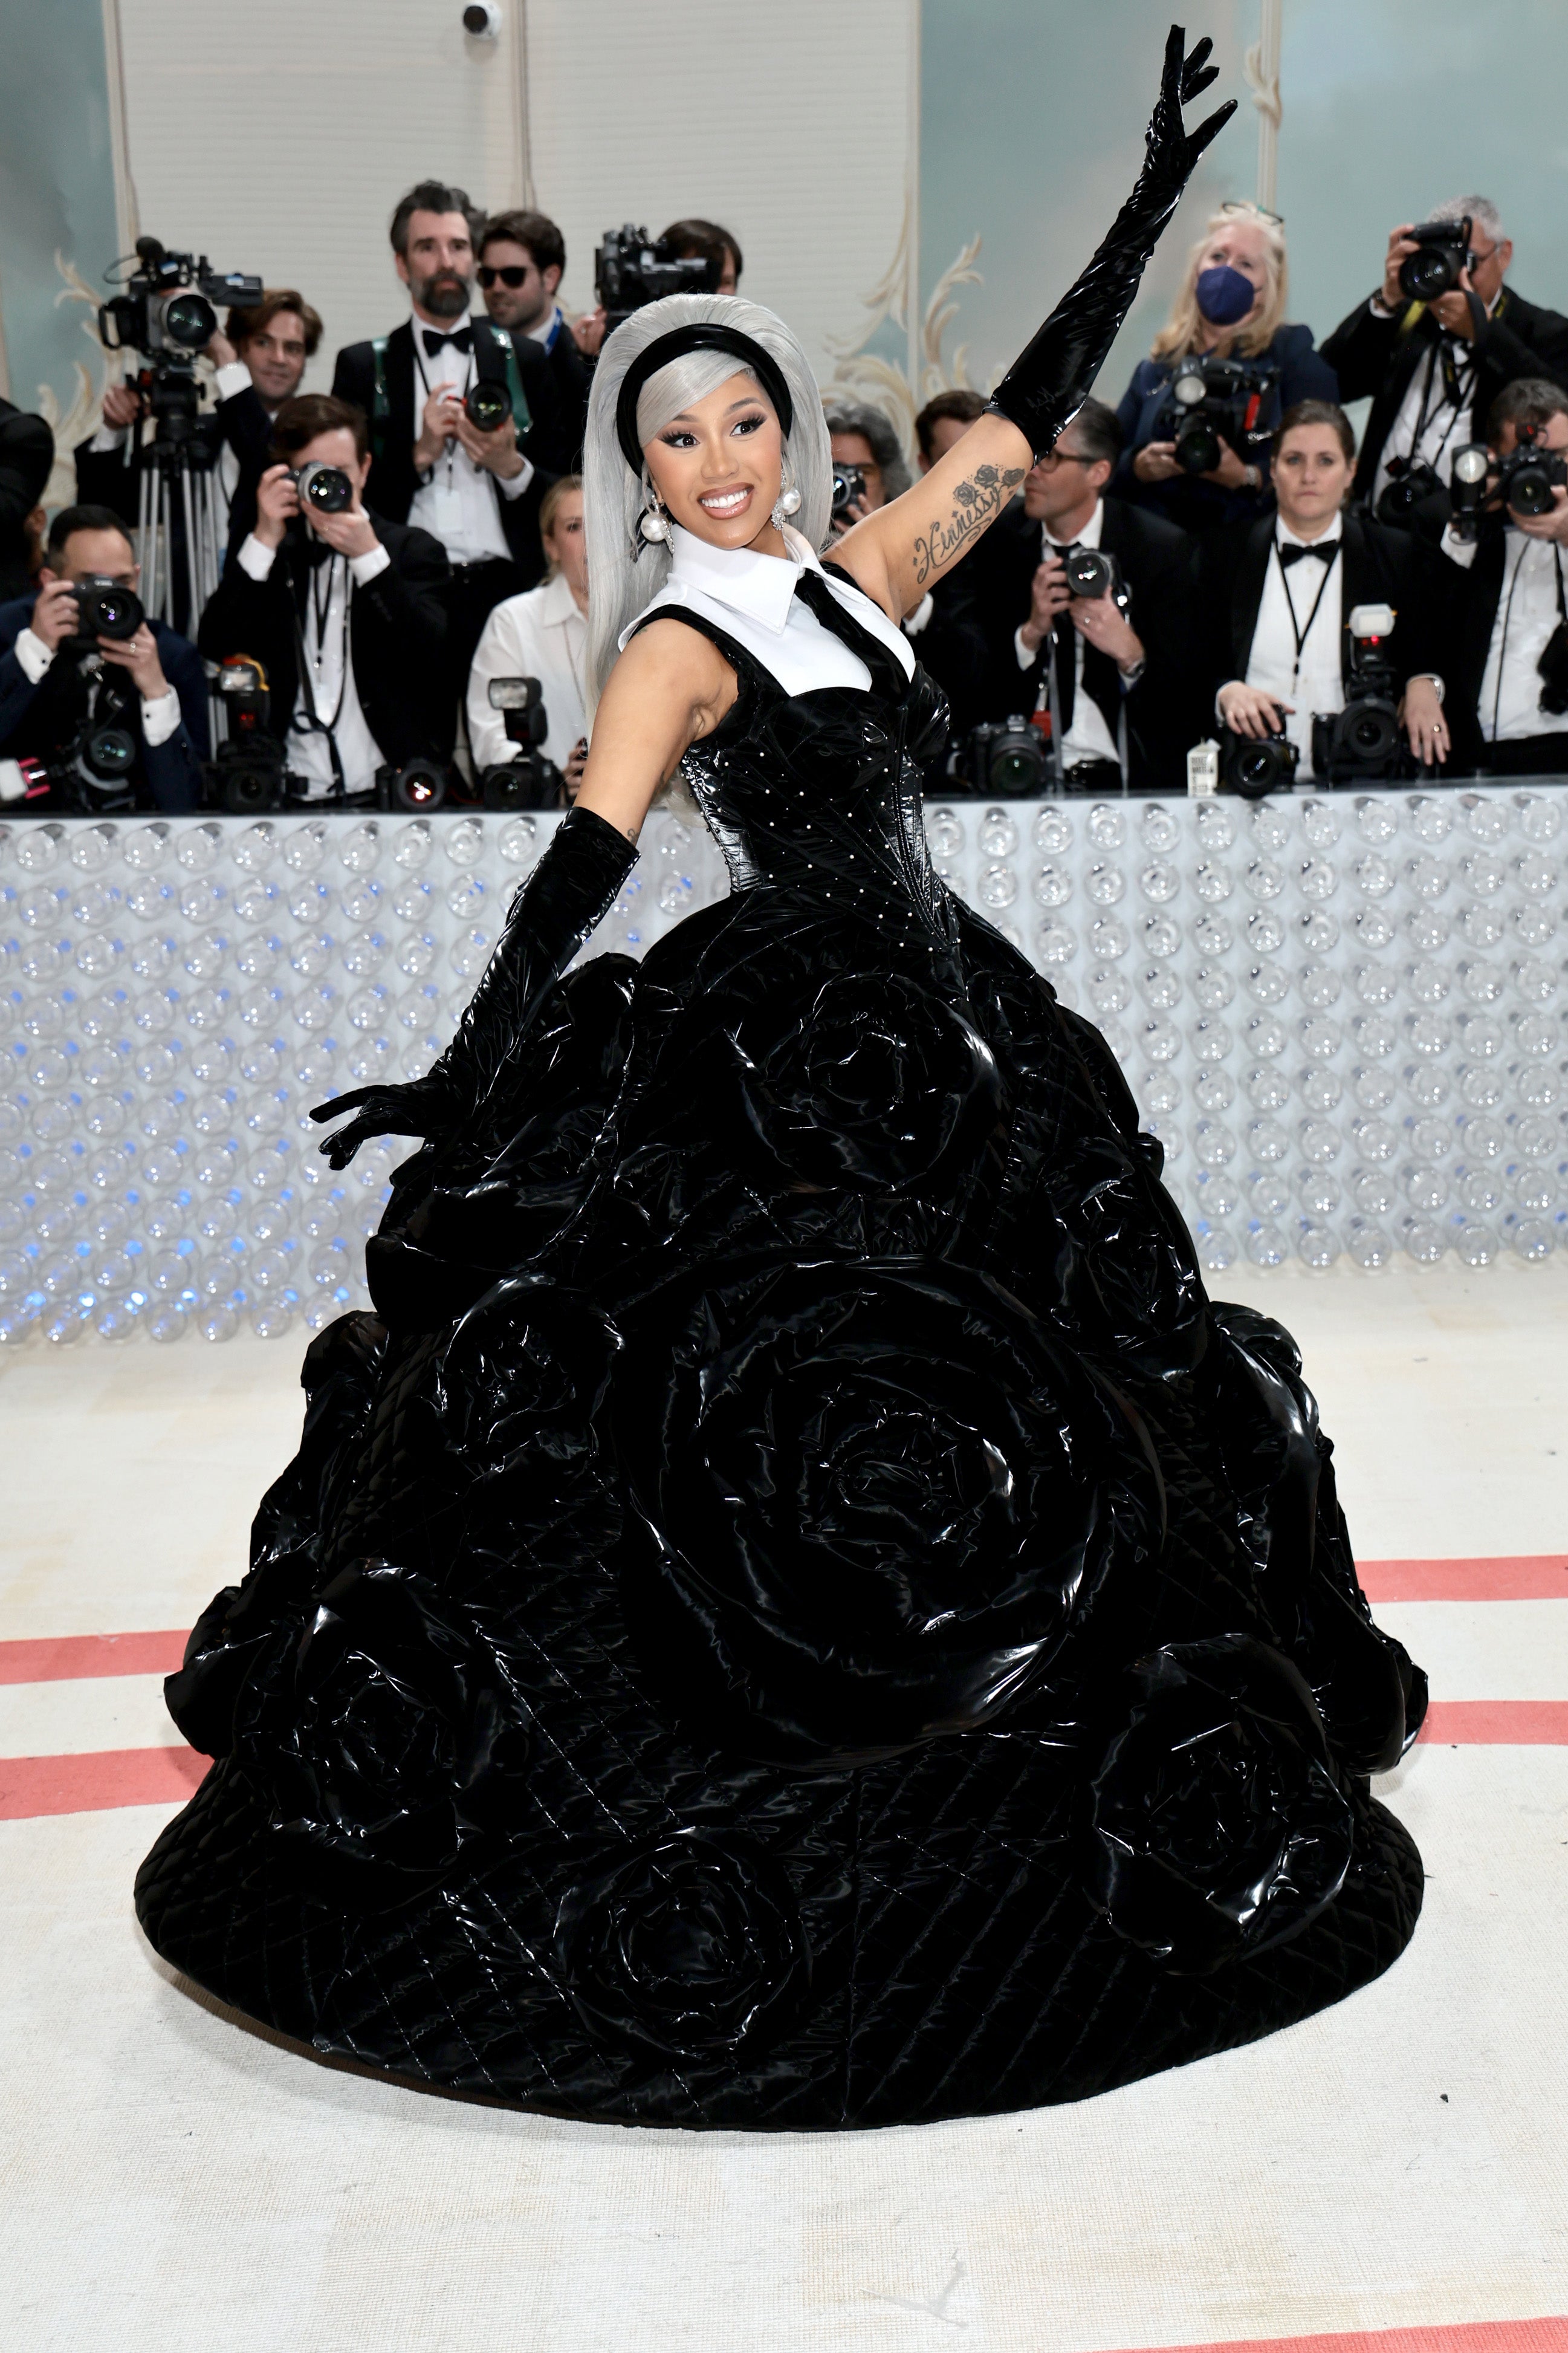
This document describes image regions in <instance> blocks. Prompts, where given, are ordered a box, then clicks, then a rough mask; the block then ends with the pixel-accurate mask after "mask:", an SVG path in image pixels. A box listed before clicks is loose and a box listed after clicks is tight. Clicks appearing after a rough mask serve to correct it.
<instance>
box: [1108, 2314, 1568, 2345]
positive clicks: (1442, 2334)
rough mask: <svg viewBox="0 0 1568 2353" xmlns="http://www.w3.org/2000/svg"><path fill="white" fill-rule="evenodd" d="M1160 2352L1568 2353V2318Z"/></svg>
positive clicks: (1353, 2332) (1248, 2340) (1243, 2341)
mask: <svg viewBox="0 0 1568 2353" xmlns="http://www.w3.org/2000/svg"><path fill="white" fill-rule="evenodd" d="M1145 2353H1149V2348H1145ZM1158 2353H1568V2319H1564V2318H1562V2317H1559V2316H1552V2317H1551V2318H1548V2319H1543V2320H1458V2321H1448V2322H1438V2323H1437V2324H1436V2325H1435V2326H1433V2327H1426V2328H1422V2327H1415V2328H1352V2329H1346V2330H1345V2331H1344V2332H1343V2333H1342V2335H1337V2336H1332V2337H1231V2338H1227V2339H1226V2340H1225V2341H1223V2342H1220V2343H1215V2344H1213V2345H1172V2346H1163V2347H1161V2348H1158Z"/></svg>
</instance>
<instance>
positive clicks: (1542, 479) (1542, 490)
mask: <svg viewBox="0 0 1568 2353" xmlns="http://www.w3.org/2000/svg"><path fill="white" fill-rule="evenodd" d="M1508 505H1509V512H1510V514H1518V515H1540V514H1550V513H1551V512H1552V480H1551V477H1550V475H1549V474H1548V473H1547V471H1546V469H1545V467H1544V466H1539V465H1531V466H1521V467H1520V469H1519V470H1518V472H1517V473H1515V474H1514V475H1513V476H1512V477H1511V478H1510V482H1509V486H1508Z"/></svg>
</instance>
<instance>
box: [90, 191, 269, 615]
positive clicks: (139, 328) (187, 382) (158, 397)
mask: <svg viewBox="0 0 1568 2353" xmlns="http://www.w3.org/2000/svg"><path fill="white" fill-rule="evenodd" d="M122 267H123V264H121V263H120V262H116V263H115V264H114V269H121V268H122ZM109 282H110V285H120V286H121V292H119V293H117V294H115V295H113V296H112V297H111V298H110V301H107V302H104V303H101V304H100V307H99V313H98V332H99V336H100V341H101V342H102V343H103V346H104V348H105V350H106V351H111V352H122V351H135V352H139V353H141V355H142V358H143V359H144V360H145V361H146V363H147V365H146V366H145V367H144V368H143V369H142V372H141V374H140V375H139V376H138V377H137V378H136V385H137V389H138V391H139V392H140V393H141V394H142V398H143V400H144V401H145V403H146V406H147V410H148V413H149V415H150V416H152V417H153V419H154V421H155V423H156V426H157V434H156V438H154V439H153V440H152V441H151V442H149V443H147V444H146V445H145V446H144V447H143V448H142V449H141V450H140V451H139V452H138V453H137V461H138V463H139V465H140V466H141V468H142V482H141V494H140V504H139V508H138V513H137V550H138V554H139V555H140V557H141V562H142V595H143V596H144V597H145V599H146V603H147V609H148V611H149V612H151V613H153V614H155V615H156V616H157V617H158V618H159V619H160V620H163V621H167V622H169V623H171V624H174V622H175V621H176V619H177V618H183V619H184V622H185V625H186V626H187V627H188V628H189V629H190V631H191V632H192V634H193V635H194V634H195V625H196V619H197V617H198V616H199V615H200V613H201V610H202V607H203V606H204V605H205V603H206V600H207V598H208V597H209V596H211V595H212V593H213V591H214V589H215V588H216V586H217V575H218V560H217V558H218V549H219V547H220V546H221V545H222V543H223V540H224V537H225V535H226V533H225V530H224V529H220V527H219V518H218V514H217V512H216V503H215V485H214V482H213V459H214V456H215V454H216V453H215V451H214V449H213V448H211V447H209V446H208V444H207V443H206V442H205V441H204V440H203V439H202V438H201V437H200V436H199V435H198V433H197V431H196V420H197V416H198V413H199V410H200V406H201V387H200V385H199V384H198V383H197V381H196V354H197V353H199V352H203V351H205V349H206V347H207V345H208V343H211V341H212V339H213V337H214V336H215V335H216V332H217V331H218V313H217V305H218V304H219V303H220V302H221V303H225V304H236V303H237V304H241V305H243V304H245V303H247V302H259V301H260V300H261V297H262V293H263V291H264V290H263V287H262V283H261V280H260V279H259V278H251V277H247V276H245V275H244V274H242V273H241V272H239V271H237V270H231V271H230V272H228V274H227V275H226V276H220V275H219V274H218V272H216V270H214V269H212V267H211V265H210V264H209V262H208V260H207V258H206V256H205V253H204V254H202V255H201V256H200V257H199V258H198V257H197V256H196V255H195V254H190V253H170V252H168V251H167V250H166V249H165V248H164V247H163V246H162V245H160V243H159V242H158V239H157V238H156V237H138V238H137V240H136V267H135V269H133V270H132V274H131V276H130V277H129V278H127V279H124V280H118V279H116V278H115V277H114V276H113V274H112V272H111V273H110V280H109ZM176 486H177V487H176ZM176 512H177V513H178V514H179V515H180V517H181V520H182V522H183V523H184V552H185V571H186V579H185V588H186V596H187V609H186V612H185V614H184V616H176V613H175V610H174V560H173V554H174V552H173V547H172V544H171V533H170V526H171V523H172V521H173V518H174V514H175V513H176Z"/></svg>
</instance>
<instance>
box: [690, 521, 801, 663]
mask: <svg viewBox="0 0 1568 2353" xmlns="http://www.w3.org/2000/svg"><path fill="white" fill-rule="evenodd" d="M784 545H785V546H786V547H787V548H788V549H789V559H788V561H786V560H785V559H784V557H783V556H779V555H763V554H759V553H758V551H757V550H756V549H755V548H752V547H715V546H714V545H713V544H712V543H711V541H710V540H706V539H699V538H698V536H697V534H696V533H695V532H690V531H687V530H684V529H683V528H682V526H681V525H680V524H679V523H672V524H671V526H670V533H669V547H670V565H669V577H670V579H671V581H679V582H680V583H681V584H682V585H683V586H686V587H689V588H695V589H698V590H700V593H701V594H702V595H703V596H710V597H712V599H713V601H714V603H715V604H718V605H728V606H729V607H730V609H731V612H734V613H744V614H745V616H746V617H747V618H748V620H752V621H757V622H760V623H761V625H762V627H763V628H764V629H768V630H771V631H772V633H773V636H774V637H775V638H776V637H782V636H783V635H784V629H785V628H786V627H787V625H788V622H789V614H790V606H791V604H792V602H793V601H794V597H795V582H796V581H797V580H798V579H799V578H800V575H801V574H802V573H803V572H804V571H805V569H806V567H807V565H809V566H810V567H811V569H812V570H813V571H814V572H820V571H821V569H822V566H821V565H820V564H818V562H817V560H816V556H815V555H814V554H812V552H811V549H810V548H809V546H808V545H807V544H806V543H805V540H804V539H803V538H802V537H801V535H800V533H799V532H798V531H792V530H791V529H790V527H789V525H788V524H787V523H786V524H785V525H784Z"/></svg>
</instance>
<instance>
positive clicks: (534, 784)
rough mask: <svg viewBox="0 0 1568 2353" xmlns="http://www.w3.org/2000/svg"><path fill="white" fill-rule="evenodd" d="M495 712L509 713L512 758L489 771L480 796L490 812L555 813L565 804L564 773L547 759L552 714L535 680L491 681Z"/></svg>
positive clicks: (507, 723)
mask: <svg viewBox="0 0 1568 2353" xmlns="http://www.w3.org/2000/svg"><path fill="white" fill-rule="evenodd" d="M489 693H490V709H491V710H492V711H500V712H505V714H506V733H507V741H508V743H509V744H511V745H512V746H513V747H514V748H513V751H512V755H511V757H510V760H508V761H506V762H504V763H503V764H502V765H500V766H499V767H494V768H487V769H486V770H485V773H484V775H483V776H481V777H480V778H479V797H480V798H481V799H482V800H483V802H484V805H485V807H486V808H488V809H552V808H559V807H560V806H561V771H560V769H559V768H558V767H557V766H556V765H555V763H554V761H553V760H552V759H548V758H547V757H546V756H545V753H544V749H543V745H544V739H545V737H546V735H548V734H549V733H550V716H549V713H548V712H546V710H545V708H544V705H543V703H542V701H541V700H540V694H541V689H540V684H539V681H538V680H537V679H536V678H492V679H491V681H490V688H489Z"/></svg>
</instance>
